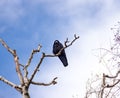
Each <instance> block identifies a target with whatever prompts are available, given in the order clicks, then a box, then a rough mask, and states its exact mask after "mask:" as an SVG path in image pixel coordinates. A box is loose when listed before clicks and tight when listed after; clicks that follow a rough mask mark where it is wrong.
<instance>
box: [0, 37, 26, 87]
mask: <svg viewBox="0 0 120 98" xmlns="http://www.w3.org/2000/svg"><path fill="white" fill-rule="evenodd" d="M0 42H1V43H2V45H3V46H4V47H5V48H6V49H7V50H8V51H9V52H10V53H11V54H12V55H13V57H14V61H15V64H16V72H17V74H18V77H19V80H20V83H21V85H23V84H24V80H23V76H22V73H21V70H20V64H19V58H18V56H17V53H16V50H12V49H11V48H10V47H9V46H8V45H7V44H6V43H5V42H4V41H3V40H2V39H0Z"/></svg>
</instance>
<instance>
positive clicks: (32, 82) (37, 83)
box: [31, 77, 57, 86]
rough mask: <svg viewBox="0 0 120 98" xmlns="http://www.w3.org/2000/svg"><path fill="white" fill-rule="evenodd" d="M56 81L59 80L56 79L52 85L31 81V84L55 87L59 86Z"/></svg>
mask: <svg viewBox="0 0 120 98" xmlns="http://www.w3.org/2000/svg"><path fill="white" fill-rule="evenodd" d="M56 79H57V77H55V78H54V79H53V80H52V81H51V82H50V83H40V82H34V81H31V84H34V85H42V86H50V85H55V84H57V81H56Z"/></svg>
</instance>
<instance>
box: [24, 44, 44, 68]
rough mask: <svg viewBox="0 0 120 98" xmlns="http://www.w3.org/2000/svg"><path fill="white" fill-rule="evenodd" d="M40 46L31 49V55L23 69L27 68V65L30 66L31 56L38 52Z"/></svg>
mask: <svg viewBox="0 0 120 98" xmlns="http://www.w3.org/2000/svg"><path fill="white" fill-rule="evenodd" d="M41 47H42V46H41V45H40V44H39V45H38V49H35V50H34V49H33V50H32V53H31V55H30V57H29V59H28V62H27V64H26V66H25V67H28V66H29V65H30V63H31V61H32V59H33V55H34V54H35V53H37V52H40V49H41Z"/></svg>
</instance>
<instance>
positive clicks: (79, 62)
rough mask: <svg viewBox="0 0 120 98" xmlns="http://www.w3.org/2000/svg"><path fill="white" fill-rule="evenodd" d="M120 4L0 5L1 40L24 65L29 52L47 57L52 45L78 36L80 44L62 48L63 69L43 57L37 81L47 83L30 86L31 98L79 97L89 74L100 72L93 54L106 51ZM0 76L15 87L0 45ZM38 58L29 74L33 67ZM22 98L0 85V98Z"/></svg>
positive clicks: (42, 0) (59, 0)
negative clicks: (51, 83) (47, 84)
mask: <svg viewBox="0 0 120 98" xmlns="http://www.w3.org/2000/svg"><path fill="white" fill-rule="evenodd" d="M119 3H120V1H119V0H99V1H98V0H71V1H70V0H34V1H33V0H0V38H2V39H4V40H5V41H6V43H7V44H8V45H9V46H10V47H11V48H12V49H16V50H17V53H18V56H19V58H20V62H21V63H22V64H26V62H27V60H28V57H29V55H30V53H31V51H32V49H34V48H36V47H37V45H38V44H42V46H43V47H42V50H41V52H46V53H47V54H52V45H53V41H54V40H56V39H58V40H60V41H61V42H62V43H63V42H64V41H65V40H66V38H67V37H68V38H69V40H72V39H73V35H74V34H77V35H79V36H80V39H79V40H78V41H76V42H75V43H74V44H73V46H71V47H70V48H68V49H66V54H67V58H68V62H69V66H68V67H67V68H64V67H63V65H62V63H61V62H60V61H59V59H58V58H46V59H45V60H44V62H43V64H42V65H41V68H40V72H39V73H38V74H37V76H36V77H35V80H36V81H40V82H49V81H50V80H52V79H53V78H54V77H56V76H57V77H58V84H57V85H55V86H50V87H41V86H31V87H30V94H31V98H40V97H42V98H48V97H50V98H56V97H57V98H72V96H73V95H78V96H79V97H80V98H82V97H84V93H85V85H86V81H87V79H88V78H89V77H90V75H91V73H94V74H95V73H99V71H100V70H99V64H98V58H96V57H95V56H94V55H93V53H92V52H93V51H92V50H93V49H96V48H99V47H108V45H109V43H110V40H112V35H113V34H112V31H111V30H110V28H111V27H113V26H114V25H115V24H117V22H118V21H119V20H120V13H119V11H120V6H119ZM0 51H1V52H0V58H1V61H0V66H1V68H0V75H2V76H4V77H6V78H7V79H9V80H11V81H13V82H15V83H17V84H18V83H19V81H18V78H17V75H16V72H15V65H14V61H13V58H12V56H11V55H10V54H9V53H8V52H7V51H6V50H5V49H4V48H3V47H2V45H0ZM40 56H41V53H39V54H37V55H36V56H35V58H34V60H33V62H32V64H31V68H29V70H30V71H32V69H33V68H34V67H35V65H36V64H37V62H38V60H39V58H40ZM9 96H11V98H21V95H20V94H19V93H18V92H16V91H15V90H14V89H13V88H11V87H9V86H7V85H6V84H4V83H2V82H0V98H8V97H9Z"/></svg>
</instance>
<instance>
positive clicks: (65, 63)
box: [58, 55, 68, 67]
mask: <svg viewBox="0 0 120 98" xmlns="http://www.w3.org/2000/svg"><path fill="white" fill-rule="evenodd" d="M58 57H59V59H60V60H61V62H62V63H63V65H64V67H66V66H67V65H68V61H67V58H66V56H63V55H60V56H58Z"/></svg>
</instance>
